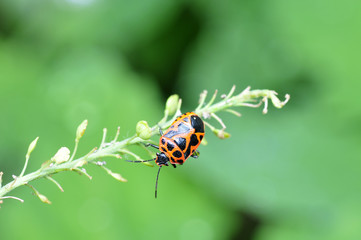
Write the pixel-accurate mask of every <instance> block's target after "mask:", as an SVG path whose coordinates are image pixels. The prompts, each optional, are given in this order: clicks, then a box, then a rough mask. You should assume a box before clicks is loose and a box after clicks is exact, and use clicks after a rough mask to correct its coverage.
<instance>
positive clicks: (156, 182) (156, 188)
mask: <svg viewBox="0 0 361 240" xmlns="http://www.w3.org/2000/svg"><path fill="white" fill-rule="evenodd" d="M161 168H162V165H161V166H159V169H158V173H157V180H156V181H155V198H157V192H158V178H159V173H160V169H161Z"/></svg>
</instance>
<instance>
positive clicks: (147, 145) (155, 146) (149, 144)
mask: <svg viewBox="0 0 361 240" xmlns="http://www.w3.org/2000/svg"><path fill="white" fill-rule="evenodd" d="M144 145H145V146H146V147H149V146H151V147H154V148H156V149H159V147H158V146H157V145H154V144H151V143H144Z"/></svg>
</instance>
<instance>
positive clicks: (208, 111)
mask: <svg viewBox="0 0 361 240" xmlns="http://www.w3.org/2000/svg"><path fill="white" fill-rule="evenodd" d="M233 92H234V87H233V88H232V90H231V92H230V93H229V94H228V95H227V96H225V97H224V98H223V99H222V100H221V101H219V102H218V103H215V104H212V103H213V101H214V100H215V98H216V94H214V95H213V96H212V99H211V101H210V104H207V105H205V106H203V105H204V102H205V98H206V94H207V92H206V91H204V92H203V93H202V94H201V100H200V102H199V106H198V107H197V108H196V110H195V113H196V114H198V115H200V116H201V117H203V118H207V117H208V118H209V117H211V116H213V117H216V115H214V113H216V112H219V111H222V110H226V109H228V108H231V107H236V106H242V104H247V103H252V102H253V103H254V102H255V101H256V100H257V101H262V99H264V98H270V99H271V100H272V102H273V101H275V102H276V103H277V105H276V104H275V102H273V103H274V105H275V106H276V107H278V108H280V107H282V106H283V105H284V104H285V103H286V102H287V100H288V98H289V96H288V97H287V98H286V101H284V102H281V101H279V100H278V99H276V100H278V102H277V101H276V100H275V98H277V97H276V94H277V93H276V92H274V91H271V90H252V91H251V90H250V88H247V89H246V90H244V91H243V92H242V93H240V94H238V95H235V96H232V95H233ZM180 105H181V100H179V103H178V107H177V108H178V111H177V112H179V110H180ZM176 117H177V116H176V115H174V116H173V117H172V118H171V119H169V120H168V121H166V119H162V120H163V121H164V122H161V123H162V124H161V127H162V128H163V129H165V128H168V127H169V126H170V125H171V124H172V122H173V121H174V119H175V118H176ZM216 118H218V117H216ZM217 120H220V119H217ZM220 121H221V120H220ZM221 123H223V122H222V121H221ZM222 125H224V124H222ZM211 128H212V127H211ZM157 134H159V125H158V124H157V125H154V126H153V127H152V128H151V136H155V135H157ZM118 135H119V129H118V132H117V135H116V137H115V139H114V140H113V141H111V142H110V143H107V144H105V136H106V129H104V134H103V139H102V144H101V145H100V147H99V149H98V150H96V149H93V150H92V151H90V152H89V153H88V154H86V155H85V156H83V157H80V158H78V159H75V160H74V159H73V158H74V156H75V152H76V149H77V145H78V144H77V142H76V143H75V149H74V152H73V154H72V157H71V161H66V162H64V163H61V164H56V163H54V162H53V163H51V164H49V165H44V167H42V168H40V169H39V170H37V171H34V172H32V173H29V174H27V175H25V176H23V174H24V172H25V169H26V167H27V163H28V160H29V159H28V158H27V159H26V162H25V166H24V169H23V171H22V173H21V174H20V176H18V177H16V178H15V179H14V180H13V181H11V182H9V183H8V184H6V185H4V186H2V187H1V186H0V200H1V199H5V198H9V196H6V195H7V194H8V193H9V192H11V191H12V190H14V189H16V188H18V187H20V186H23V185H26V184H28V183H29V182H31V181H34V180H36V179H39V178H49V177H50V176H52V175H54V174H56V173H59V172H64V171H81V170H80V167H82V166H84V165H85V164H87V163H95V162H96V161H97V160H99V159H101V158H104V157H107V156H116V154H118V153H128V154H131V155H133V156H135V155H134V154H133V153H132V152H130V151H128V150H126V148H127V147H129V146H130V145H136V144H139V143H142V144H143V143H146V142H147V140H143V139H141V138H139V137H137V136H136V135H134V136H132V137H130V138H127V139H124V140H122V141H119V142H116V139H117V137H118ZM79 138H80V137H79ZM1 175H2V173H0V179H1ZM49 179H50V180H51V178H49ZM55 183H56V182H55Z"/></svg>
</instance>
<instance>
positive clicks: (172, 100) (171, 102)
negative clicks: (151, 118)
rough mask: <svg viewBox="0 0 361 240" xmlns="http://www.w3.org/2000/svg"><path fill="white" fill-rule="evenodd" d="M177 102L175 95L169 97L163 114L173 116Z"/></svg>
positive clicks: (177, 97)
mask: <svg viewBox="0 0 361 240" xmlns="http://www.w3.org/2000/svg"><path fill="white" fill-rule="evenodd" d="M178 102H179V96H178V95H177V94H173V95H171V96H170V97H169V98H168V99H167V102H166V104H165V111H164V113H165V114H166V115H168V116H169V115H174V114H175V113H176V111H177V109H178Z"/></svg>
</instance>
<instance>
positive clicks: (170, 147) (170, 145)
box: [167, 142, 174, 151]
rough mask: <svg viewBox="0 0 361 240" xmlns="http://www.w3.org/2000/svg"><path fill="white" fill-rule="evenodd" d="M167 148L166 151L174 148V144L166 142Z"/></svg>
mask: <svg viewBox="0 0 361 240" xmlns="http://www.w3.org/2000/svg"><path fill="white" fill-rule="evenodd" d="M167 148H168V151H172V150H173V148H174V144H173V143H171V142H167Z"/></svg>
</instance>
